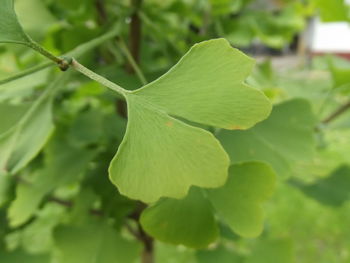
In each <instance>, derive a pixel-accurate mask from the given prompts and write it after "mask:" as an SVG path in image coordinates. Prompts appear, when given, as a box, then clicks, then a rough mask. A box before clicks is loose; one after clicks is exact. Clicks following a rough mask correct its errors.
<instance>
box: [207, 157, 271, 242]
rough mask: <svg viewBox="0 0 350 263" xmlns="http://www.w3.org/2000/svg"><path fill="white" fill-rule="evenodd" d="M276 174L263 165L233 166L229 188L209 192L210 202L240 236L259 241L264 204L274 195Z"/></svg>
mask: <svg viewBox="0 0 350 263" xmlns="http://www.w3.org/2000/svg"><path fill="white" fill-rule="evenodd" d="M274 188H275V173H274V172H273V170H272V168H270V166H268V165H266V164H264V163H259V162H256V163H254V162H251V163H243V164H237V165H233V166H231V168H230V171H229V177H228V180H227V182H226V184H225V185H224V186H223V187H221V188H217V189H211V190H207V191H208V198H209V200H210V201H211V202H212V204H213V206H214V208H215V209H216V210H217V212H218V214H219V215H220V216H221V217H222V218H223V220H224V221H225V222H226V223H227V224H228V225H229V226H230V227H231V228H232V229H233V230H234V231H235V232H236V233H237V234H239V235H241V236H244V237H256V236H258V235H259V234H260V233H261V232H262V229H263V222H264V221H263V219H264V216H263V209H262V208H261V204H262V203H263V202H265V201H266V200H267V199H268V198H269V197H270V196H271V195H272V193H273V191H274Z"/></svg>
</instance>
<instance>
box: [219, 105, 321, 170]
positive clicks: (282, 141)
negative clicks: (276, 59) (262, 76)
mask: <svg viewBox="0 0 350 263" xmlns="http://www.w3.org/2000/svg"><path fill="white" fill-rule="evenodd" d="M315 124H316V118H315V116H314V115H313V113H312V111H311V106H310V104H309V103H308V102H307V101H306V100H303V99H293V100H290V101H286V102H283V103H281V104H279V105H277V106H275V107H274V108H273V110H272V113H271V115H270V116H269V118H268V119H266V120H265V121H263V122H261V123H259V124H257V125H256V126H255V127H253V128H251V129H249V130H247V131H244V132H243V131H224V130H222V131H220V132H219V133H218V134H217V137H218V139H219V140H220V142H221V143H222V145H223V146H224V148H225V150H226V151H227V153H228V154H229V156H230V158H231V161H232V162H233V163H239V162H246V161H263V162H267V163H269V164H271V166H272V167H273V168H274V169H275V171H276V172H277V173H278V174H279V175H284V176H285V175H288V173H290V171H291V166H292V164H293V162H295V161H298V160H306V159H310V158H311V157H312V156H313V153H314V150H315V139H314V127H315ZM286 149H288V150H286Z"/></svg>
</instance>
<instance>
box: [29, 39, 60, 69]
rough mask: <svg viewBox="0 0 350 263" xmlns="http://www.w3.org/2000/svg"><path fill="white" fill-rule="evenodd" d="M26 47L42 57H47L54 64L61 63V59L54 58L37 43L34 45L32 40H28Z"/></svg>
mask: <svg viewBox="0 0 350 263" xmlns="http://www.w3.org/2000/svg"><path fill="white" fill-rule="evenodd" d="M28 46H29V47H30V48H32V49H34V50H35V51H37V52H39V53H40V54H42V55H43V56H45V57H47V58H48V59H50V60H52V61H53V62H55V63H56V64H60V63H61V62H62V59H61V58H59V57H57V56H55V55H54V54H52V53H51V52H50V51H48V50H46V49H45V48H44V47H42V46H41V45H39V44H38V43H36V42H35V41H34V40H32V39H30V38H29V44H28Z"/></svg>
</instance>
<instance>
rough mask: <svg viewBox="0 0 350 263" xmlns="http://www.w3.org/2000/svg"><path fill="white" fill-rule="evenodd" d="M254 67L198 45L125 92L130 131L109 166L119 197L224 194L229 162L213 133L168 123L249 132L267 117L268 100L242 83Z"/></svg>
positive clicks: (213, 44) (214, 46) (218, 47)
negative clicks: (196, 191) (201, 190)
mask: <svg viewBox="0 0 350 263" xmlns="http://www.w3.org/2000/svg"><path fill="white" fill-rule="evenodd" d="M251 67H252V60H251V59H249V58H248V57H246V56H245V55H243V54H242V53H241V52H239V51H238V50H236V49H233V48H232V47H231V46H230V45H229V44H228V42H227V41H226V40H224V39H216V40H210V41H205V42H202V43H200V44H197V45H195V46H194V47H193V48H192V49H191V50H190V51H189V52H188V53H187V54H186V55H185V56H184V57H183V58H182V59H181V60H180V62H179V63H178V64H177V65H175V66H174V67H173V68H172V69H171V70H170V71H169V72H168V73H166V74H165V75H163V76H162V77H160V78H159V79H157V80H155V81H154V82H152V83H150V84H148V85H146V86H145V87H143V88H141V89H139V90H136V91H133V92H125V94H124V96H125V97H126V100H127V103H128V117H129V121H128V127H127V131H126V135H125V138H124V140H123V142H122V144H121V145H120V147H119V149H118V152H117V154H116V156H115V157H114V159H113V160H112V162H111V165H110V169H109V173H110V178H111V181H112V182H113V183H114V184H115V185H116V186H117V187H118V189H119V191H120V192H121V193H122V194H124V195H126V196H128V197H130V198H132V199H139V200H142V201H144V202H155V201H157V200H158V199H159V198H160V197H173V198H182V197H184V196H185V195H186V193H187V192H188V189H189V188H190V186H191V185H194V186H200V187H207V188H213V187H219V186H221V185H223V183H224V182H225V180H226V177H227V169H228V165H229V160H228V157H227V155H226V153H225V152H224V151H223V149H222V147H221V145H220V144H219V143H218V142H217V140H216V139H215V138H214V136H213V135H212V134H210V133H209V132H207V131H205V130H202V129H199V128H195V127H192V126H189V125H187V124H185V123H183V122H181V121H179V120H177V119H175V118H173V117H171V116H177V117H182V118H185V119H187V120H189V121H193V122H198V123H203V124H209V125H214V126H217V127H222V128H227V129H237V128H238V129H245V128H249V127H251V126H252V125H254V124H255V123H257V122H259V121H261V120H263V119H264V118H266V117H267V116H268V114H269V113H270V109H271V105H270V103H269V101H268V99H267V98H266V97H265V96H264V95H263V93H261V92H260V91H258V90H255V89H252V88H250V87H248V86H247V85H245V84H243V81H244V79H245V78H246V77H247V75H248V73H249V72H250V70H251Z"/></svg>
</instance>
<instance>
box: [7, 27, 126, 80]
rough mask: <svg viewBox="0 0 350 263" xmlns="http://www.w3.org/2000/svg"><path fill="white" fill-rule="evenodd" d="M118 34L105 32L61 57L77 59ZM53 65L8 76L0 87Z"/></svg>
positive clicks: (113, 31)
mask: <svg viewBox="0 0 350 263" xmlns="http://www.w3.org/2000/svg"><path fill="white" fill-rule="evenodd" d="M118 34H119V28H118V27H114V28H113V29H112V30H111V31H109V32H107V33H106V34H104V35H102V36H100V37H97V38H95V39H92V40H90V41H89V42H86V43H84V44H82V45H79V46H78V47H76V48H74V49H73V50H71V51H69V52H68V53H66V54H65V55H63V57H65V56H67V57H76V58H79V57H81V56H82V55H83V54H85V53H86V52H88V51H90V50H92V49H94V48H95V47H97V46H99V45H101V44H102V43H104V42H106V41H107V40H110V39H112V38H114V37H115V36H116V35H118ZM53 65H55V64H53V63H52V62H51V61H48V62H44V63H42V64H39V65H37V66H34V67H32V68H29V69H27V70H24V71H22V72H20V73H18V74H15V75H13V76H10V77H8V78H6V79H3V80H0V85H3V84H5V83H8V82H11V81H14V80H17V79H20V78H22V77H25V76H27V75H30V74H32V73H35V72H38V71H40V70H43V69H45V68H48V67H51V66H53Z"/></svg>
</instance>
